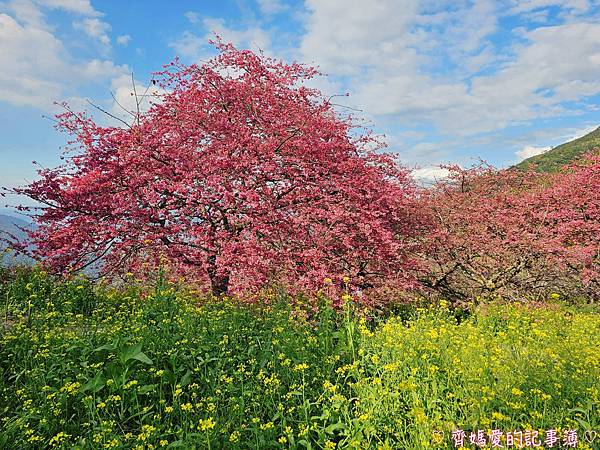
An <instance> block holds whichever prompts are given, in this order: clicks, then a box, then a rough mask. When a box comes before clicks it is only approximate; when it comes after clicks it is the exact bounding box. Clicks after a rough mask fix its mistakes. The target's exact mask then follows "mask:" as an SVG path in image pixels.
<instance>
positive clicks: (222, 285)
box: [208, 255, 229, 297]
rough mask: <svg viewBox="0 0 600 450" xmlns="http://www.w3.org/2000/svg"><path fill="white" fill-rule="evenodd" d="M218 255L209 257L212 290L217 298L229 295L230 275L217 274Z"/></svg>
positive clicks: (209, 275) (209, 276)
mask: <svg viewBox="0 0 600 450" xmlns="http://www.w3.org/2000/svg"><path fill="white" fill-rule="evenodd" d="M217 272H218V271H217V255H210V256H209V257H208V278H209V280H210V290H211V292H212V294H213V295H214V296H216V297H219V296H221V295H227V293H228V292H229V273H225V274H218V273H217Z"/></svg>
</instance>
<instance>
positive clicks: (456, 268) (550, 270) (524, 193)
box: [421, 154, 600, 299]
mask: <svg viewBox="0 0 600 450" xmlns="http://www.w3.org/2000/svg"><path fill="white" fill-rule="evenodd" d="M599 162H600V157H599V156H598V155H595V154H590V155H587V157H585V158H584V159H583V160H581V161H579V162H576V163H573V164H572V165H570V166H568V167H565V168H564V169H563V170H562V171H561V172H559V173H556V174H539V173H536V172H534V171H533V170H530V171H528V172H522V171H518V170H514V169H506V170H495V169H493V168H492V167H489V166H486V165H484V164H482V165H480V166H477V167H474V168H471V169H461V168H460V167H457V166H454V167H449V169H450V173H451V175H450V177H449V178H448V179H447V180H445V181H442V182H440V183H438V184H437V185H436V186H435V187H433V188H432V189H430V190H429V191H428V192H427V194H426V195H424V196H423V197H422V202H423V203H422V204H423V207H424V208H425V209H426V210H427V211H429V215H430V217H431V218H432V219H433V220H434V221H435V223H436V226H435V231H433V232H431V233H429V234H427V235H426V239H425V241H426V245H425V246H424V248H425V249H426V250H425V251H423V252H422V254H421V258H422V260H423V261H424V262H425V264H424V265H423V267H425V268H426V269H425V271H424V272H423V273H422V276H421V281H422V282H423V283H424V285H426V286H427V287H429V288H430V289H433V290H435V291H438V292H440V293H442V294H443V295H446V296H448V297H450V298H454V299H468V298H473V297H475V296H477V295H485V296H490V295H503V296H521V297H522V296H523V295H524V294H526V295H535V294H536V293H540V294H544V295H547V294H548V293H551V292H558V291H560V292H563V293H567V294H582V295H586V296H588V297H597V296H598V295H600V291H599V289H598V279H599V278H598V275H599V272H600V164H599Z"/></svg>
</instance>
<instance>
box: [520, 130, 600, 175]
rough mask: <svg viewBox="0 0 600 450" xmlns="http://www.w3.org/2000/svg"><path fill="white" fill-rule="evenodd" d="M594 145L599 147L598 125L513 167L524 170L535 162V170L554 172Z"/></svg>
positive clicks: (599, 134) (599, 133)
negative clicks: (582, 134) (583, 134)
mask: <svg viewBox="0 0 600 450" xmlns="http://www.w3.org/2000/svg"><path fill="white" fill-rule="evenodd" d="M596 147H600V127H598V128H596V129H595V130H594V131H592V132H591V133H588V134H586V135H585V136H582V137H580V138H578V139H575V140H573V141H570V142H566V143H564V144H561V145H559V146H557V147H554V148H553V149H552V150H548V151H547V152H545V153H542V154H541V155H536V156H532V157H531V158H527V159H526V160H524V161H521V162H520V163H519V164H517V165H516V166H515V167H517V168H519V169H523V170H525V169H527V168H528V167H529V166H530V165H531V164H537V167H536V171H537V172H556V171H557V170H558V169H560V168H561V167H562V166H564V165H565V164H568V163H570V162H571V161H574V160H576V159H577V158H579V157H580V156H581V155H583V154H584V153H587V152H589V151H590V150H592V149H594V148H596Z"/></svg>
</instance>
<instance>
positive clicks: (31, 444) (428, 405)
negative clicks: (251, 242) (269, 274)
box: [0, 270, 600, 449]
mask: <svg viewBox="0 0 600 450" xmlns="http://www.w3.org/2000/svg"><path fill="white" fill-rule="evenodd" d="M283 300H285V301H283ZM344 301H345V307H344V310H343V311H341V312H334V311H333V310H332V309H330V308H328V307H327V306H326V305H325V303H326V302H325V300H323V302H324V305H321V306H322V308H321V309H320V312H319V313H313V314H309V313H308V311H309V309H308V308H307V307H305V306H303V305H302V302H301V301H300V299H296V300H295V301H291V300H290V299H279V298H277V296H271V297H269V298H265V300H264V301H262V302H260V306H251V305H250V306H249V305H241V304H237V303H236V302H235V301H233V300H222V301H211V302H205V301H204V300H203V298H202V297H201V296H200V295H199V294H197V293H194V292H192V291H190V290H189V289H186V288H185V287H184V286H177V285H174V284H170V283H166V282H162V281H159V282H157V283H156V285H155V286H152V287H151V288H149V287H147V286H145V285H142V284H137V283H136V282H135V280H131V282H130V283H127V285H126V286H125V287H123V288H119V289H117V288H114V287H113V288H109V287H103V286H101V285H94V284H92V283H90V282H89V281H87V280H85V279H70V280H57V279H53V278H51V277H50V276H48V275H46V274H45V273H43V272H41V271H38V270H32V271H31V270H30V271H19V270H17V271H14V270H12V271H10V272H9V271H3V272H0V302H1V303H2V307H1V312H2V314H1V321H0V324H1V326H0V448H6V449H13V448H14V449H17V448H18V449H38V448H65V449H66V448H69V449H70V448H82V449H83V448H85V449H88V448H90V449H92V448H93V449H104V448H121V449H129V448H135V449H158V448H183V449H192V448H197V449H204V448H211V449H221V448H227V449H238V448H239V449H242V448H252V449H271V448H272V449H277V448H301V449H304V448H311V449H334V448H339V449H342V448H356V449H370V448H373V449H376V448H384V449H385V448H394V449H429V448H440V449H450V448H457V446H458V442H459V438H460V436H459V431H462V432H464V433H465V441H464V443H463V444H462V446H463V447H464V448H478V447H482V446H486V447H490V448H491V447H492V444H491V442H492V438H491V436H492V435H493V432H495V433H496V436H498V442H500V443H501V444H502V445H503V446H504V447H510V446H511V445H509V441H507V439H508V438H507V433H508V432H510V433H512V432H521V433H522V435H523V436H528V437H529V439H530V440H531V442H530V443H531V446H534V445H533V443H536V442H538V443H540V447H539V448H550V447H554V448H567V447H577V448H587V449H590V448H600V438H595V441H594V440H593V439H592V437H593V435H592V434H591V433H590V431H591V430H600V415H599V411H598V410H599V407H600V315H598V312H597V310H594V309H593V308H591V307H589V306H588V307H584V306H578V307H575V306H568V305H566V304H565V303H563V302H562V301H561V300H559V299H550V300H549V301H548V303H547V304H545V305H544V306H541V305H536V306H531V305H530V306H526V305H523V304H515V303H512V304H505V303H502V302H500V301H496V302H492V303H487V304H481V305H479V306H477V307H473V308H472V309H471V310H470V311H469V312H466V311H464V310H460V311H458V310H451V309H449V308H448V306H447V305H446V303H445V302H444V301H442V302H441V303H439V304H436V305H433V306H429V307H427V308H416V307H415V308H412V307H411V308H403V309H402V310H400V311H399V312H397V313H396V314H392V315H390V314H388V315H386V316H385V317H379V318H373V317H369V316H365V315H364V314H363V313H361V311H359V310H358V309H355V307H354V303H353V301H352V299H351V298H350V297H349V296H345V297H344ZM548 430H552V431H553V432H556V436H557V438H556V439H557V440H556V443H554V444H547V443H546V439H547V436H548ZM586 431H588V433H587V434H586ZM472 432H474V433H476V434H475V440H474V441H473V442H474V443H471V439H473V437H472V436H471V433H472ZM477 433H478V434H477ZM569 433H570V434H569ZM511 436H513V435H512V434H511ZM513 437H514V436H513ZM536 439H537V440H536ZM568 439H571V440H568ZM573 439H576V443H575V444H574V445H572V443H573ZM484 441H485V444H483V442H484ZM523 442H525V441H523ZM548 442H551V441H548ZM514 446H515V447H517V445H514ZM522 446H523V447H525V446H526V445H525V444H522ZM527 446H529V445H527Z"/></svg>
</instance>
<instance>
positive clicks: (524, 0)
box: [510, 0, 590, 14]
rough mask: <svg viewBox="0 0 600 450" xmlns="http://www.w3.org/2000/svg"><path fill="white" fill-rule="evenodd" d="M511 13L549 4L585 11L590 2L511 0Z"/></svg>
mask: <svg viewBox="0 0 600 450" xmlns="http://www.w3.org/2000/svg"><path fill="white" fill-rule="evenodd" d="M511 3H512V5H513V6H512V8H511V10H510V11H511V13H513V14H518V13H522V12H528V11H535V10H539V9H543V8H549V7H551V6H555V7H559V8H564V9H566V10H568V11H574V12H579V13H581V12H585V11H587V10H589V8H590V3H589V2H588V1H587V0H512V1H511Z"/></svg>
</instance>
